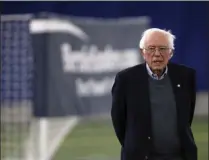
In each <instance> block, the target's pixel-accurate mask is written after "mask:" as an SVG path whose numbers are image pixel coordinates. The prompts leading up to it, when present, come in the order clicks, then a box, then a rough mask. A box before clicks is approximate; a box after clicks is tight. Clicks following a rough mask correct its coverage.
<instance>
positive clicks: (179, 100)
mask: <svg viewBox="0 0 209 160" xmlns="http://www.w3.org/2000/svg"><path fill="white" fill-rule="evenodd" d="M168 75H169V78H170V81H171V85H172V88H173V93H174V96H175V101H176V109H177V121H178V126H179V127H181V126H182V119H183V117H184V114H183V107H182V105H183V102H184V99H183V97H184V96H183V92H182V80H181V77H180V75H179V73H178V71H177V70H176V69H175V68H174V66H173V65H172V64H169V65H168Z"/></svg>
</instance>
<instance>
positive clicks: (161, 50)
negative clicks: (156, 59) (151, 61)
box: [144, 47, 172, 55]
mask: <svg viewBox="0 0 209 160" xmlns="http://www.w3.org/2000/svg"><path fill="white" fill-rule="evenodd" d="M144 50H145V52H146V53H147V54H152V55H153V54H154V53H156V50H158V52H159V53H160V54H163V55H164V54H168V53H170V52H171V50H172V49H171V48H168V47H148V48H144Z"/></svg>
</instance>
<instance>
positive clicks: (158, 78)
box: [146, 63, 168, 80]
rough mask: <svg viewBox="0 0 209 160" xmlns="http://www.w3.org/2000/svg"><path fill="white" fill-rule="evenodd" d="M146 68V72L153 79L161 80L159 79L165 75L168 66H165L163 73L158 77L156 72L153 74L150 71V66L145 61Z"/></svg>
mask: <svg viewBox="0 0 209 160" xmlns="http://www.w3.org/2000/svg"><path fill="white" fill-rule="evenodd" d="M146 68H147V72H148V74H149V75H150V76H151V77H152V78H153V79H155V80H161V79H163V78H164V77H165V76H166V75H167V73H168V67H167V66H166V68H165V71H164V73H163V74H162V75H161V76H160V77H158V76H157V75H156V74H154V73H153V72H152V71H151V69H150V67H149V66H148V64H147V63H146Z"/></svg>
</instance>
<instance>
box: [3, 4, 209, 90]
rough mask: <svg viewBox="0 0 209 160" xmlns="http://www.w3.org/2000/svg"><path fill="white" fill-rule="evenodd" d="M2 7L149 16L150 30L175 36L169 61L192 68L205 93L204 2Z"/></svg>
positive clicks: (23, 10)
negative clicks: (160, 30)
mask: <svg viewBox="0 0 209 160" xmlns="http://www.w3.org/2000/svg"><path fill="white" fill-rule="evenodd" d="M2 6H4V7H3V8H2V13H4V14H12V13H38V12H41V11H48V12H55V13H63V14H65V15H71V16H79V17H100V18H116V17H130V16H149V17H150V18H151V20H152V21H151V27H158V28H165V29H170V30H171V31H172V32H173V33H174V34H175V35H176V37H177V39H176V51H175V56H174V57H173V61H175V62H177V63H182V64H186V65H189V66H191V67H194V68H195V69H196V70H197V80H198V81H197V86H198V87H197V89H198V91H202V90H203V91H207V90H208V79H209V78H208V75H209V74H208V72H207V69H206V68H207V66H209V65H208V63H209V62H208V59H209V58H208V56H209V54H208V52H209V51H208V50H209V49H208V45H207V44H208V41H209V40H208V39H209V38H208V37H209V35H208V28H209V22H208V19H209V18H208V16H209V14H208V13H209V9H208V8H209V4H208V3H207V2H163V3H158V2H99V3H98V2H50V3H48V2H12V3H11V4H10V3H9V2H3V3H2ZM92 8H93V9H92ZM139 38H140V37H139Z"/></svg>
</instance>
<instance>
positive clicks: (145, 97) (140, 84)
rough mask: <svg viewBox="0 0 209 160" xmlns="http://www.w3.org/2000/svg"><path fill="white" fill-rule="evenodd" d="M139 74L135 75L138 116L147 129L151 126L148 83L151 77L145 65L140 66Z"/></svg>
mask: <svg viewBox="0 0 209 160" xmlns="http://www.w3.org/2000/svg"><path fill="white" fill-rule="evenodd" d="M137 72H138V74H135V77H136V78H135V80H136V81H134V84H135V85H134V93H135V96H134V97H136V101H135V102H136V103H137V104H136V105H137V106H138V107H137V108H138V111H137V112H138V115H140V119H142V120H143V121H144V123H146V124H145V125H146V126H145V127H147V126H150V125H151V104H150V94H149V82H148V78H149V75H148V73H147V69H146V65H145V63H144V64H142V65H139V68H138V70H137ZM139 106H140V107H139Z"/></svg>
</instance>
